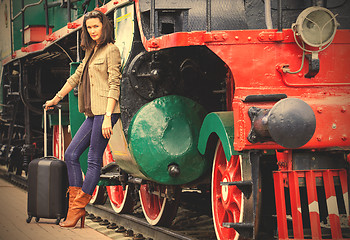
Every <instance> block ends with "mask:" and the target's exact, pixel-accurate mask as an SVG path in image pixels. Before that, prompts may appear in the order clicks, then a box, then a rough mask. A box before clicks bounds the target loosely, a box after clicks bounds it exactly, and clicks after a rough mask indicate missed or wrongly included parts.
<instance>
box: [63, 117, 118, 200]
mask: <svg viewBox="0 0 350 240" xmlns="http://www.w3.org/2000/svg"><path fill="white" fill-rule="evenodd" d="M119 117H120V114H112V117H111V119H112V127H113V126H114V124H115V123H116V122H117V121H118V118H119ZM103 118H104V115H96V116H94V117H88V118H86V119H85V121H84V122H83V124H82V125H81V126H80V128H79V130H78V131H77V133H76V134H75V135H74V138H73V139H72V142H71V143H70V144H69V146H68V148H67V150H66V152H65V154H64V160H65V162H66V164H67V170H68V180H69V186H74V187H82V190H83V192H85V193H87V194H90V195H92V193H93V192H94V190H95V187H96V185H97V183H98V181H99V179H100V172H101V167H102V157H103V152H104V150H105V148H106V146H107V143H108V141H109V139H106V138H104V137H103V135H102V123H103ZM87 147H89V153H88V159H87V162H88V168H87V171H86V174H85V180H84V182H83V181H82V173H81V168H80V163H79V157H80V155H81V154H82V153H83V152H84V151H85V149H86V148H87Z"/></svg>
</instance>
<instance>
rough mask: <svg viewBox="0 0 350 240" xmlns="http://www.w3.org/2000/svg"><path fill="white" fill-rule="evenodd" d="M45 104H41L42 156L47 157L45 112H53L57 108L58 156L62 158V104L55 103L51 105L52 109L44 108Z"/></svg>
mask: <svg viewBox="0 0 350 240" xmlns="http://www.w3.org/2000/svg"><path fill="white" fill-rule="evenodd" d="M45 107H46V104H44V105H43V108H44V157H47V122H46V121H47V112H50V113H52V112H54V111H55V110H57V109H58V135H59V136H58V142H59V143H58V148H59V150H58V158H59V159H62V106H61V104H57V105H54V106H52V107H53V109H50V110H46V108H45Z"/></svg>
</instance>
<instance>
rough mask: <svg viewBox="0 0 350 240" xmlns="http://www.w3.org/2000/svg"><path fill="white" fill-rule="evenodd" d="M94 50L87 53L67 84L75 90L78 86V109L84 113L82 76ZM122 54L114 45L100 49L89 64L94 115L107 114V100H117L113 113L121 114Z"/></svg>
mask: <svg viewBox="0 0 350 240" xmlns="http://www.w3.org/2000/svg"><path fill="white" fill-rule="evenodd" d="M91 52H92V50H87V51H86V52H85V57H84V59H83V62H82V63H80V65H79V66H78V68H77V69H76V71H75V73H74V74H73V75H72V76H70V77H69V78H68V80H67V82H68V83H69V84H70V85H71V86H72V87H73V88H74V87H76V86H77V85H78V107H79V112H83V110H84V104H83V99H82V94H81V93H82V92H83V90H82V84H81V80H82V76H83V70H84V68H85V65H86V61H87V60H88V57H89V56H90V54H91ZM120 62H121V58H120V53H119V49H118V47H117V46H115V45H114V44H112V43H108V44H107V45H105V46H103V47H100V48H98V49H97V50H96V52H95V53H94V54H93V55H92V57H91V59H90V64H89V76H90V89H91V90H90V91H91V111H92V113H93V114H94V115H103V114H105V112H106V107H107V98H114V99H115V100H117V102H116V105H115V108H114V111H113V113H120V104H119V95H120V79H121V73H120V70H119V69H120Z"/></svg>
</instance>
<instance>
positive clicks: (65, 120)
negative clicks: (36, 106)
mask: <svg viewBox="0 0 350 240" xmlns="http://www.w3.org/2000/svg"><path fill="white" fill-rule="evenodd" d="M60 104H61V106H62V108H61V109H62V122H61V123H62V126H68V125H69V106H68V104H66V103H64V102H63V103H60ZM49 124H50V127H52V126H55V125H59V122H58V113H55V114H50V115H49Z"/></svg>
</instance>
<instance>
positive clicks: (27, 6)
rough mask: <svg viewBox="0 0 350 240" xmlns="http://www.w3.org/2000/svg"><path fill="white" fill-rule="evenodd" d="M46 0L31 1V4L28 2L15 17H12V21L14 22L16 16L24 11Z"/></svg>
mask: <svg viewBox="0 0 350 240" xmlns="http://www.w3.org/2000/svg"><path fill="white" fill-rule="evenodd" d="M43 1H44V0H40V1H39V2H37V3H31V4H28V5H25V6H24V7H23V8H22V9H21V11H20V12H19V13H17V15H16V16H14V17H13V18H11V21H12V22H13V21H14V20H15V19H16V18H18V17H19V16H20V15H21V14H23V13H24V11H25V10H26V9H27V8H29V7H34V6H37V5H40V4H41V3H42V2H43Z"/></svg>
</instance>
